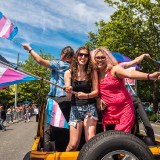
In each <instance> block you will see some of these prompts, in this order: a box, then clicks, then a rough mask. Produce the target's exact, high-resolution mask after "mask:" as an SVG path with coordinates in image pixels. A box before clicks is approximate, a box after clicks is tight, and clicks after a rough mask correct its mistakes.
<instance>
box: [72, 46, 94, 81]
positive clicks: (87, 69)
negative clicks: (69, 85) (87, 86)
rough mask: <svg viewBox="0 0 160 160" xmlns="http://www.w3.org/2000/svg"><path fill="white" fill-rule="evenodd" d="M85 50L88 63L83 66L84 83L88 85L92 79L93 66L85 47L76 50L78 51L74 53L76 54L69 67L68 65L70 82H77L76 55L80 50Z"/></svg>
mask: <svg viewBox="0 0 160 160" xmlns="http://www.w3.org/2000/svg"><path fill="white" fill-rule="evenodd" d="M84 49H85V50H87V52H88V54H89V57H88V61H87V63H86V65H85V72H86V77H85V79H86V81H87V83H90V82H91V80H92V77H93V74H92V73H93V65H92V61H91V57H90V51H89V49H88V48H87V47H86V46H82V47H80V48H78V50H77V51H76V54H75V55H74V57H73V59H72V62H71V65H70V70H71V74H72V80H73V82H75V81H77V78H78V54H79V53H80V51H81V50H84Z"/></svg>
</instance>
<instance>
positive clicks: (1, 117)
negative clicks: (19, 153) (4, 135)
mask: <svg viewBox="0 0 160 160" xmlns="http://www.w3.org/2000/svg"><path fill="white" fill-rule="evenodd" d="M5 120H6V112H5V108H4V106H3V105H1V106H0V126H1V127H2V130H3V131H6V127H5V126H4V121H5Z"/></svg>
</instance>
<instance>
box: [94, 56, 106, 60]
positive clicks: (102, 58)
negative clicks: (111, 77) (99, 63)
mask: <svg viewBox="0 0 160 160" xmlns="http://www.w3.org/2000/svg"><path fill="white" fill-rule="evenodd" d="M94 59H95V60H106V57H105V56H96V57H94Z"/></svg>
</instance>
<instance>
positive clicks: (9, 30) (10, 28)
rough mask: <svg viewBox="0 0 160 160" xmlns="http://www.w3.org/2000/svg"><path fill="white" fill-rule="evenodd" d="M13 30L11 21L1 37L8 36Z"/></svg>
mask: <svg viewBox="0 0 160 160" xmlns="http://www.w3.org/2000/svg"><path fill="white" fill-rule="evenodd" d="M12 31H13V24H12V23H11V24H10V26H9V28H8V30H7V32H6V33H5V34H4V35H3V36H2V38H8V37H9V36H10V34H11V33H12Z"/></svg>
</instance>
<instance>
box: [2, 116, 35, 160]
mask: <svg viewBox="0 0 160 160" xmlns="http://www.w3.org/2000/svg"><path fill="white" fill-rule="evenodd" d="M37 124H38V123H37V122H35V117H31V121H30V122H26V123H24V121H21V122H18V123H14V124H9V126H8V127H7V128H6V129H7V130H6V131H3V132H2V131H1V130H0V159H1V160H23V157H24V155H25V154H26V153H27V152H28V151H30V150H31V147H32V144H33V142H34V137H35V135H36V131H37Z"/></svg>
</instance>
